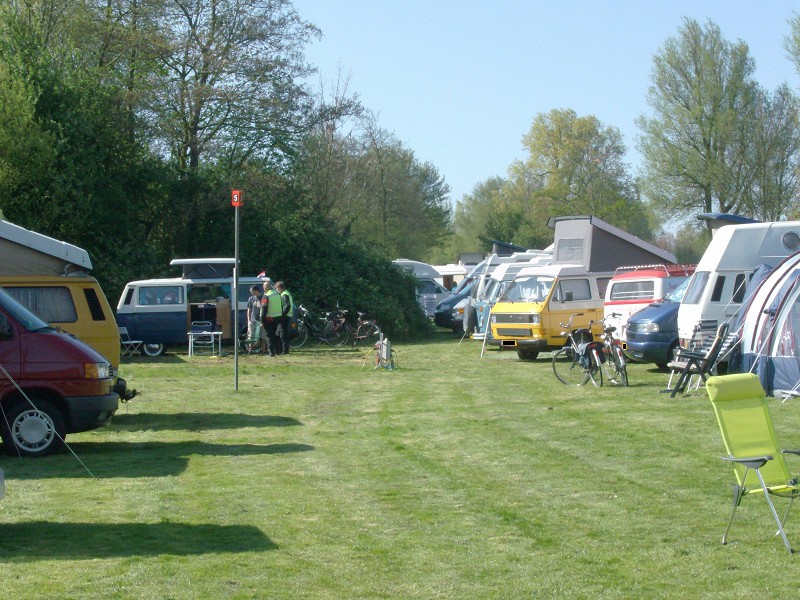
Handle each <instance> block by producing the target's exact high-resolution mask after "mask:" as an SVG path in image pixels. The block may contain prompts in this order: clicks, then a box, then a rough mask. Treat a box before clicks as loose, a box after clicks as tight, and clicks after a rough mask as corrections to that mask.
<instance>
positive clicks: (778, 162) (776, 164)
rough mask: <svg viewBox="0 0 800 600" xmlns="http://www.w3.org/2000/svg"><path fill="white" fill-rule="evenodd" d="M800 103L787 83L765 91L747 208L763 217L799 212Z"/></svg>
mask: <svg viewBox="0 0 800 600" xmlns="http://www.w3.org/2000/svg"><path fill="white" fill-rule="evenodd" d="M798 114H800V103H798V99H797V97H796V96H795V95H794V94H792V92H791V91H790V90H789V88H788V86H786V85H782V86H780V87H779V88H778V89H777V90H776V91H775V93H774V94H772V95H770V94H769V93H767V92H762V93H761V94H760V97H759V102H758V104H757V106H756V115H755V119H754V131H753V140H752V144H753V154H752V157H751V159H750V161H749V165H750V168H751V169H752V170H753V175H752V181H753V183H752V187H751V189H750V193H749V194H748V196H747V197H746V208H745V211H746V212H747V213H749V214H750V215H752V216H753V217H755V218H757V219H760V220H762V221H778V220H780V219H785V218H787V217H796V216H798V209H799V208H800V206H799V205H798V189H800V188H799V186H800V181H798V165H800V123H799V122H798Z"/></svg>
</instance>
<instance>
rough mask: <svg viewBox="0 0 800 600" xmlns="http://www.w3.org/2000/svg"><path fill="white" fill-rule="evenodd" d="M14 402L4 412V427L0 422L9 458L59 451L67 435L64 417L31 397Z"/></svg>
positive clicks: (51, 407) (46, 402) (52, 406)
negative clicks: (10, 456)
mask: <svg viewBox="0 0 800 600" xmlns="http://www.w3.org/2000/svg"><path fill="white" fill-rule="evenodd" d="M31 401H32V402H33V404H34V405H35V408H34V406H31V405H30V404H29V403H28V402H24V401H20V402H15V403H14V404H12V405H11V408H9V409H8V410H7V411H6V417H7V418H8V424H6V423H3V426H2V429H0V435H2V437H3V445H4V446H5V447H6V451H7V452H8V453H9V454H11V455H16V454H17V453H19V454H20V455H22V456H47V455H48V454H52V453H54V452H56V451H58V450H60V449H61V447H62V446H63V445H64V436H66V435H67V431H66V427H65V425H64V416H63V415H62V414H61V411H60V410H58V408H56V407H55V406H54V405H53V404H52V403H51V402H50V401H48V400H42V399H39V398H36V397H33V398H31Z"/></svg>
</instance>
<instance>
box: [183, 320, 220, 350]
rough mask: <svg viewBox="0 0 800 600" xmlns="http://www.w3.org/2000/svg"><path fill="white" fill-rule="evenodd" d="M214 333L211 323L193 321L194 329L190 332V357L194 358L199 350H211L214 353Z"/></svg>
mask: <svg viewBox="0 0 800 600" xmlns="http://www.w3.org/2000/svg"><path fill="white" fill-rule="evenodd" d="M213 331H214V326H213V325H212V324H211V321H192V328H191V329H190V330H189V356H194V354H195V349H197V348H209V349H210V350H211V353H212V354H213V353H214V345H215V344H214V333H213Z"/></svg>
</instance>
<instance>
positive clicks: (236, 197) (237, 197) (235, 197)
mask: <svg viewBox="0 0 800 600" xmlns="http://www.w3.org/2000/svg"><path fill="white" fill-rule="evenodd" d="M231 206H242V192H240V191H239V190H233V191H232V192H231Z"/></svg>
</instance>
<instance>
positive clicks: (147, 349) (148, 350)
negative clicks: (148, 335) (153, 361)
mask: <svg viewBox="0 0 800 600" xmlns="http://www.w3.org/2000/svg"><path fill="white" fill-rule="evenodd" d="M164 350H165V348H164V344H143V345H142V352H144V353H145V354H146V355H147V356H153V357H155V356H161V355H162V354H164Z"/></svg>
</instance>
